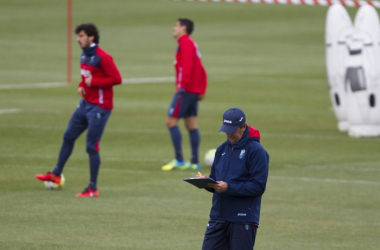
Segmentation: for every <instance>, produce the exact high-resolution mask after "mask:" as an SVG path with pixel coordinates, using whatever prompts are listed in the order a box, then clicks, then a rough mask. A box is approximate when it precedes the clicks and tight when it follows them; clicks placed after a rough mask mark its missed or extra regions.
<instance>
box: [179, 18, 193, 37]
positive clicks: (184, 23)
mask: <svg viewBox="0 0 380 250" xmlns="http://www.w3.org/2000/svg"><path fill="white" fill-rule="evenodd" d="M178 22H179V23H180V24H181V26H186V33H187V34H188V35H191V33H193V30H194V23H193V21H191V20H190V19H187V18H178Z"/></svg>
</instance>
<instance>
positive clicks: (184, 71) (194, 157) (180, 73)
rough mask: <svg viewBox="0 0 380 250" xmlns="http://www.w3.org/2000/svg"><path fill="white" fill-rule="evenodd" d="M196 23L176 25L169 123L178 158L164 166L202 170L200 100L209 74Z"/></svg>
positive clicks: (178, 22) (180, 20) (180, 22)
mask: <svg viewBox="0 0 380 250" xmlns="http://www.w3.org/2000/svg"><path fill="white" fill-rule="evenodd" d="M193 29H194V24H193V22H192V21H191V20H189V19H185V18H179V19H178V21H177V22H176V24H175V26H174V28H173V36H174V38H176V39H177V41H178V49H177V52H176V54H175V61H174V65H175V70H176V93H175V94H174V96H173V99H172V102H171V104H170V107H169V111H168V115H167V119H166V126H167V127H168V129H169V132H170V136H171V139H172V143H173V147H174V152H175V159H173V160H172V161H171V162H169V163H168V164H166V165H164V166H163V167H162V168H161V169H162V170H164V171H170V170H173V169H176V168H179V169H200V167H201V165H200V163H199V159H198V151H199V144H200V140H201V139H200V134H199V131H198V125H197V115H198V101H200V100H202V99H203V98H204V95H205V92H206V87H207V74H206V71H205V69H204V68H203V65H202V61H201V54H200V52H199V50H198V46H197V44H196V43H195V42H194V41H193V40H192V39H191V38H190V34H191V33H192V32H193ZM181 118H183V119H184V121H185V127H186V129H187V130H188V132H189V137H190V144H191V160H190V162H186V161H185V160H184V158H183V154H182V135H181V131H180V129H179V127H178V119H181Z"/></svg>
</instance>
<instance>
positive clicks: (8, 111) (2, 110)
mask: <svg viewBox="0 0 380 250" xmlns="http://www.w3.org/2000/svg"><path fill="white" fill-rule="evenodd" d="M20 111H21V109H0V115H2V114H9V113H17V112H20Z"/></svg>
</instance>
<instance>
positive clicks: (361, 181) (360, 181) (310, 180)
mask: <svg viewBox="0 0 380 250" xmlns="http://www.w3.org/2000/svg"><path fill="white" fill-rule="evenodd" d="M270 179H275V180H287V181H305V182H328V183H341V184H364V185H380V182H378V181H365V180H344V179H329V178H324V179H322V178H309V177H285V176H271V175H269V180H270Z"/></svg>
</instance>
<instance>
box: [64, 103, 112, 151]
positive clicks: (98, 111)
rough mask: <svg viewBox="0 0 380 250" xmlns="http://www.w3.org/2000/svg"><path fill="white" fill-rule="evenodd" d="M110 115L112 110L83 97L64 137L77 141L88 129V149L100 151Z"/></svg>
mask: <svg viewBox="0 0 380 250" xmlns="http://www.w3.org/2000/svg"><path fill="white" fill-rule="evenodd" d="M110 115H111V110H106V109H102V108H100V107H98V106H97V105H96V104H92V103H89V102H87V101H86V100H84V99H82V100H81V101H80V102H79V105H78V107H77V109H76V110H75V111H74V113H73V115H72V116H71V119H70V121H69V124H68V125H67V128H66V131H65V135H64V137H65V138H66V139H68V140H70V141H75V140H76V139H77V138H78V137H79V136H80V135H81V134H82V133H83V131H85V130H86V129H87V139H86V141H87V145H86V151H87V152H88V153H95V152H98V151H99V143H100V139H101V137H102V135H103V131H104V128H105V126H106V124H107V121H108V118H109V116H110Z"/></svg>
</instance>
